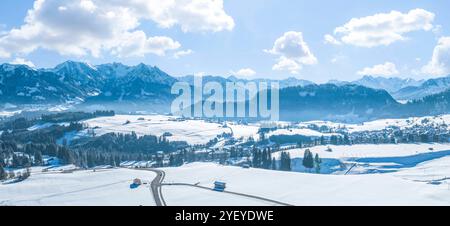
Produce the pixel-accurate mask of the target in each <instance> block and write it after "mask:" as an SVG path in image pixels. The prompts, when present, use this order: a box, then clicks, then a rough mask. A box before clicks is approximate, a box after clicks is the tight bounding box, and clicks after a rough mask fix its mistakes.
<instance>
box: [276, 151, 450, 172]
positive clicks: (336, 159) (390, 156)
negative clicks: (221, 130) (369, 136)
mask: <svg viewBox="0 0 450 226" xmlns="http://www.w3.org/2000/svg"><path fill="white" fill-rule="evenodd" d="M306 149H309V150H310V151H311V152H312V153H313V155H315V154H319V156H320V158H321V159H322V165H321V173H325V174H343V173H348V174H373V173H392V172H397V171H399V170H400V169H404V168H411V167H415V166H417V165H418V164H420V163H423V162H425V161H431V160H435V159H439V158H442V157H446V156H450V144H397V145H396V144H380V145H376V144H362V145H351V146H346V145H342V146H334V145H330V146H316V147H312V148H302V149H292V150H288V151H286V152H288V153H289V154H290V156H291V159H292V169H293V171H296V172H306V171H308V170H307V169H305V168H304V167H303V166H302V160H303V156H304V153H305V150H306ZM280 154H281V152H278V153H274V157H275V158H276V159H279V158H280ZM342 164H345V167H342ZM350 167H352V169H351V170H350ZM349 170H350V171H349Z"/></svg>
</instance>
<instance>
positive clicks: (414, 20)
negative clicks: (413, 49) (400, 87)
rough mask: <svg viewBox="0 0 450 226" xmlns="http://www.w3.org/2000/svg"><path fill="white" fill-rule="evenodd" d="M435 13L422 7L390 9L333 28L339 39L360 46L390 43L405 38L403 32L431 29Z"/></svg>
mask: <svg viewBox="0 0 450 226" xmlns="http://www.w3.org/2000/svg"><path fill="white" fill-rule="evenodd" d="M434 18H435V14H434V13H431V12H428V11H426V10H424V9H413V10H410V11H409V12H408V13H401V12H398V11H391V12H390V13H379V14H375V15H373V16H367V17H362V18H353V19H351V20H350V21H349V22H347V23H346V24H344V25H343V26H340V27H337V28H336V29H335V30H334V35H335V36H336V37H339V39H340V41H341V42H343V43H345V44H349V45H355V46H360V47H375V46H381V45H385V46H387V45H390V44H392V43H394V42H396V41H402V40H406V39H407V37H405V34H406V33H408V32H412V31H420V30H424V31H430V30H432V29H433V24H432V23H433V21H434Z"/></svg>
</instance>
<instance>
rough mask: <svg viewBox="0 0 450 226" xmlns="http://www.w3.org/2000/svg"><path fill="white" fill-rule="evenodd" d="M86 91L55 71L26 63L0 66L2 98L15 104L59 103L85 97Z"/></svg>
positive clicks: (3, 100) (0, 92)
mask: <svg viewBox="0 0 450 226" xmlns="http://www.w3.org/2000/svg"><path fill="white" fill-rule="evenodd" d="M84 96H85V94H84V92H83V91H82V90H81V89H79V87H76V86H74V85H72V84H70V83H65V82H64V81H63V80H62V79H61V77H60V76H59V75H57V74H55V73H53V72H48V71H38V70H34V69H31V68H29V67H27V66H25V65H10V64H3V65H1V66H0V100H1V101H2V102H11V103H15V104H27V103H59V102H66V101H70V100H74V99H77V98H83V97H84Z"/></svg>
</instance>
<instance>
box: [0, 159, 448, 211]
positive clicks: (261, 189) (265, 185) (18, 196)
mask: <svg viewBox="0 0 450 226" xmlns="http://www.w3.org/2000/svg"><path fill="white" fill-rule="evenodd" d="M162 170H163V171H164V172H165V173H166V177H165V180H164V183H165V184H173V183H177V184H179V183H185V184H190V185H199V186H202V187H207V188H213V186H214V182H215V181H222V182H225V183H226V184H227V188H226V191H230V192H237V193H240V194H244V195H251V196H256V197H259V198H264V199H269V200H275V201H278V202H283V203H287V204H291V205H313V206H317V205H346V206H355V205H356V206H358V205H448V204H449V203H450V186H449V182H450V177H449V175H450V157H448V156H447V157H443V158H438V159H434V160H430V161H425V162H422V163H420V164H418V165H417V166H415V167H411V168H405V169H401V170H399V171H397V172H395V173H387V174H364V175H324V174H306V173H296V172H281V171H271V170H262V169H253V168H250V169H244V168H241V167H232V166H222V165H218V164H214V163H192V164H187V165H184V166H182V167H176V168H163V169H162ZM154 176H155V174H154V173H152V172H149V171H137V170H131V169H103V170H101V169H98V170H97V172H93V171H92V170H89V171H75V172H73V173H57V172H50V173H41V172H40V170H38V169H34V170H33V173H32V176H31V177H30V178H29V179H27V180H25V181H23V182H19V183H14V184H1V185H0V205H45V206H52V205H88V206H89V205H104V206H117V205H126V206H136V205H155V203H154V200H153V197H152V194H151V191H150V189H149V188H148V187H147V186H148V185H142V186H141V187H139V188H137V189H130V187H129V186H130V184H131V183H132V180H133V179H134V178H141V179H143V180H144V182H148V181H150V180H152V179H153V178H154ZM162 195H163V197H164V200H165V201H166V203H167V204H168V205H169V206H185V205H188V206H204V205H206V206H242V205H249V206H271V205H278V204H276V203H273V202H270V201H266V200H261V199H258V198H254V197H245V196H241V195H236V194H230V193H222V192H216V191H212V190H208V189H203V188H198V187H194V186H186V185H164V186H163V187H162Z"/></svg>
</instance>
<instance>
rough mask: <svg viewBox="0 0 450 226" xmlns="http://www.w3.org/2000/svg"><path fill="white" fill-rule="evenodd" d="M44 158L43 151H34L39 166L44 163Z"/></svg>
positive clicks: (35, 162)
mask: <svg viewBox="0 0 450 226" xmlns="http://www.w3.org/2000/svg"><path fill="white" fill-rule="evenodd" d="M42 163H43V160H42V153H41V151H36V152H34V164H35V165H37V166H40V165H42Z"/></svg>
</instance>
